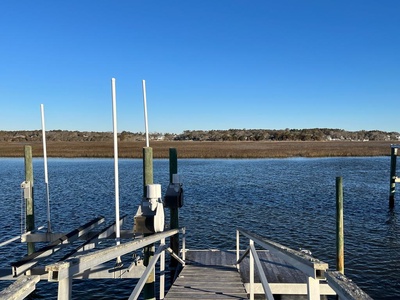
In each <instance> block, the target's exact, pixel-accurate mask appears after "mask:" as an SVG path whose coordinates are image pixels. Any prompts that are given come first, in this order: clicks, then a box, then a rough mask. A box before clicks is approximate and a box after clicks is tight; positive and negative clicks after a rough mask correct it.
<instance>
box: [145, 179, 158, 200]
mask: <svg viewBox="0 0 400 300" xmlns="http://www.w3.org/2000/svg"><path fill="white" fill-rule="evenodd" d="M146 188H147V197H146V198H148V199H160V198H161V184H157V183H155V184H148V185H147V186H146Z"/></svg>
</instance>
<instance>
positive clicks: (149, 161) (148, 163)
mask: <svg viewBox="0 0 400 300" xmlns="http://www.w3.org/2000/svg"><path fill="white" fill-rule="evenodd" d="M148 184H153V148H151V147H144V148H143V197H144V198H145V197H147V188H146V186H147V185H148ZM145 236H146V235H145ZM154 252H155V246H154V244H150V245H148V246H146V247H144V260H143V264H144V265H145V266H146V267H147V266H148V264H149V262H150V261H151V259H152V257H153V256H154ZM155 277H156V273H155V269H154V268H153V269H152V270H151V273H150V275H149V277H148V278H147V280H146V283H145V285H144V288H143V297H144V299H145V300H149V299H155Z"/></svg>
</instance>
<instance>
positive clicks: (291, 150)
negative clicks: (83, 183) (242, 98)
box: [0, 141, 393, 158]
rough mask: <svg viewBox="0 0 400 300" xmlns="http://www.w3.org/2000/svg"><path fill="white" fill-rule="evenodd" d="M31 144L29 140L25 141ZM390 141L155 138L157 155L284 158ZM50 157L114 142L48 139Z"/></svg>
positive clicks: (127, 147)
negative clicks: (240, 140) (178, 139)
mask: <svg viewBox="0 0 400 300" xmlns="http://www.w3.org/2000/svg"><path fill="white" fill-rule="evenodd" d="M26 144H28V143H26ZM391 144H393V142H390V141H384V142H383V141H377V142H374V141H370V142H351V141H329V142H298V141H296V142H293V141H290V142H267V141H266V142H193V141H154V142H151V143H150V146H151V147H152V148H153V156H154V158H167V157H168V155H169V148H176V149H177V151H178V156H179V158H283V157H334V156H387V155H390V145H391ZM24 145H25V143H18V142H11V143H7V142H2V143H0V157H23V148H24ZM29 145H31V146H32V149H33V156H35V157H40V156H43V147H42V144H41V143H38V142H35V143H29ZM144 146H145V144H144V142H119V145H118V148H119V156H120V157H121V158H141V157H142V149H143V147H144ZM47 153H48V156H49V157H67V158H68V157H93V158H95V157H104V158H107V157H108V158H109V157H113V144H112V142H51V141H49V142H47Z"/></svg>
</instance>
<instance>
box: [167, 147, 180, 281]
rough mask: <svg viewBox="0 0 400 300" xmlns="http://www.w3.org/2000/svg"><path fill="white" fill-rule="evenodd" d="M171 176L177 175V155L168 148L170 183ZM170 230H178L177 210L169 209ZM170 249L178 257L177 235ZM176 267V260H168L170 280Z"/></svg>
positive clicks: (172, 238) (171, 241)
mask: <svg viewBox="0 0 400 300" xmlns="http://www.w3.org/2000/svg"><path fill="white" fill-rule="evenodd" d="M173 174H178V155H177V151H176V149H175V148H169V182H170V183H172V177H173ZM170 228H171V229H177V228H179V208H178V207H170ZM170 247H171V249H172V251H174V252H175V253H176V254H178V255H179V233H177V234H176V235H174V236H171V238H170ZM177 265H178V261H177V260H176V259H171V260H170V264H169V266H170V270H171V278H175V272H176V268H177Z"/></svg>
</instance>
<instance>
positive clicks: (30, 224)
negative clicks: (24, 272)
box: [24, 146, 36, 255]
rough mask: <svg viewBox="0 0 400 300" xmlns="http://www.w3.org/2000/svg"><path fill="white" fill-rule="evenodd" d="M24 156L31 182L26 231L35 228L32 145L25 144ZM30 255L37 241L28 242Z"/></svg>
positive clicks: (27, 179)
mask: <svg viewBox="0 0 400 300" xmlns="http://www.w3.org/2000/svg"><path fill="white" fill-rule="evenodd" d="M24 156H25V160H24V162H25V181H27V182H29V183H30V184H29V192H28V193H27V194H26V195H28V197H26V198H25V197H24V198H25V201H26V206H25V207H26V210H25V218H26V231H32V230H34V229H35V211H34V209H35V205H34V201H33V164H32V147H31V146H25V147H24ZM26 244H27V248H28V255H30V254H32V253H34V252H35V251H36V250H35V243H32V242H28V243H26Z"/></svg>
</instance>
